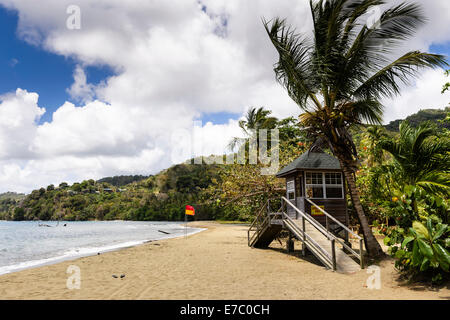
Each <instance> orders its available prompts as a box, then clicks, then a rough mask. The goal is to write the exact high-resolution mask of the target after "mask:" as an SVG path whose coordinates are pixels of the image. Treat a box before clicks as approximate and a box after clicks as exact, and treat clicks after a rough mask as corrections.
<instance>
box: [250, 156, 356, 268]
mask: <svg viewBox="0 0 450 320" xmlns="http://www.w3.org/2000/svg"><path fill="white" fill-rule="evenodd" d="M276 176H277V177H278V178H285V179H286V197H281V208H280V209H279V210H278V211H272V208H271V206H270V201H268V202H267V206H266V205H264V206H263V207H262V208H261V209H260V211H259V212H258V213H257V214H256V217H255V219H254V220H253V222H252V223H251V224H250V227H249V229H248V231H247V238H248V245H249V246H250V247H254V248H267V247H268V246H269V245H270V243H271V242H272V241H273V240H274V239H276V238H277V237H278V236H279V234H280V233H281V232H282V231H283V230H285V231H288V233H289V238H288V240H287V242H286V248H287V250H288V251H292V250H294V241H293V239H294V238H295V239H297V240H299V241H301V242H302V253H303V255H305V254H306V251H307V250H308V251H310V252H311V253H313V254H314V255H315V256H316V257H317V258H318V259H319V260H320V261H321V262H322V263H323V264H324V265H325V266H326V267H327V268H330V269H333V270H336V271H338V272H354V271H356V270H358V269H360V268H364V253H363V248H364V245H363V238H362V237H360V236H359V235H358V234H356V233H355V232H353V230H351V229H350V228H349V227H348V222H349V221H348V220H349V219H348V213H347V202H346V194H345V189H346V188H345V182H344V175H343V171H342V169H341V166H340V163H339V161H338V159H336V158H335V157H333V156H331V155H329V154H327V153H324V152H305V153H304V154H302V155H301V156H300V157H299V158H297V159H295V160H294V161H293V162H292V163H290V164H288V165H287V166H286V167H284V168H283V169H281V171H280V172H278V173H277V175H276ZM265 206H266V207H267V208H266V209H265ZM350 234H351V235H352V237H353V238H354V239H357V240H359V251H358V252H357V251H355V250H354V249H353V248H352V245H351V244H350V242H349V235H350ZM357 262H359V264H358V263H357Z"/></svg>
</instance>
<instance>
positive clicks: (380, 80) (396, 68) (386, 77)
mask: <svg viewBox="0 0 450 320" xmlns="http://www.w3.org/2000/svg"><path fill="white" fill-rule="evenodd" d="M447 65H448V64H447V62H446V60H445V56H442V55H437V54H430V53H423V52H419V51H412V52H408V53H406V54H405V55H403V56H402V57H400V58H398V59H397V60H395V61H394V62H392V63H390V64H389V65H387V66H386V67H384V68H382V69H381V70H379V71H378V72H377V73H375V74H374V75H373V76H372V77H370V78H369V79H367V81H365V82H364V83H363V84H361V85H360V86H359V87H358V88H357V89H356V90H355V91H354V92H353V96H355V97H357V98H363V99H368V98H378V99H380V98H383V97H393V96H395V95H397V94H399V93H400V85H399V83H401V82H403V83H405V84H409V81H410V80H411V78H412V77H414V76H417V75H419V71H420V70H421V69H423V68H436V67H445V66H447Z"/></svg>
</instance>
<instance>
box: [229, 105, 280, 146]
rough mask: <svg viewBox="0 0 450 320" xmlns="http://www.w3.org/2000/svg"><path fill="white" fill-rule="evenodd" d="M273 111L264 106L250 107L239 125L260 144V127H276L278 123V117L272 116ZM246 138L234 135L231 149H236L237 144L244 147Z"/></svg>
mask: <svg viewBox="0 0 450 320" xmlns="http://www.w3.org/2000/svg"><path fill="white" fill-rule="evenodd" d="M271 113H272V111H270V110H266V109H264V107H260V108H258V109H256V108H254V107H253V108H250V109H249V110H248V111H247V114H246V115H245V120H240V121H239V127H240V128H241V129H242V130H243V131H244V133H245V135H246V136H247V137H249V138H250V137H254V138H255V139H256V143H257V144H258V130H259V129H274V128H275V127H276V125H277V123H278V119H277V118H275V117H270V114H271ZM244 141H246V139H242V138H238V137H234V138H233V139H231V141H230V143H229V144H228V146H229V148H230V150H234V148H235V147H236V146H239V147H242V145H243V143H244Z"/></svg>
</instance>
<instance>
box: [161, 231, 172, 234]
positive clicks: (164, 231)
mask: <svg viewBox="0 0 450 320" xmlns="http://www.w3.org/2000/svg"><path fill="white" fill-rule="evenodd" d="M158 232H161V233H164V234H170V233H169V232H166V231H162V230H158Z"/></svg>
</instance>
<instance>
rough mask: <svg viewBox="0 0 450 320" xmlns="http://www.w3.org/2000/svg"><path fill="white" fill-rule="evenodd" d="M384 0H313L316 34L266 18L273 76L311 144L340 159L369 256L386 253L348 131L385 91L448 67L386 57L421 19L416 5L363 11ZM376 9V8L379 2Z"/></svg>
mask: <svg viewBox="0 0 450 320" xmlns="http://www.w3.org/2000/svg"><path fill="white" fill-rule="evenodd" d="M385 3H386V1H384V0H319V1H312V0H311V1H310V7H311V13H312V18H313V37H312V38H311V37H308V36H307V35H299V34H296V31H295V30H294V29H293V28H291V27H289V26H288V25H287V24H286V21H285V20H282V19H280V18H276V19H274V20H273V21H265V20H264V21H263V22H264V26H265V29H266V32H267V34H268V36H269V38H270V40H271V42H272V44H273V45H274V47H275V49H276V50H277V52H278V54H279V60H278V62H277V63H276V64H275V68H274V71H275V75H276V79H277V80H278V82H279V83H280V84H282V85H283V86H284V87H285V89H286V90H287V92H288V94H289V96H290V97H291V98H292V99H293V100H294V101H295V102H296V103H297V104H298V105H299V107H300V108H301V109H302V110H303V111H304V113H303V114H301V116H300V122H301V124H302V125H303V126H304V127H305V128H306V130H307V132H308V133H309V135H310V137H311V138H312V139H314V141H315V143H314V144H313V146H316V145H326V146H327V147H329V148H330V150H331V151H332V152H333V154H334V155H335V156H336V157H337V158H338V159H339V161H340V163H341V166H342V169H343V171H344V175H345V178H346V181H347V185H348V188H349V190H350V196H351V200H352V202H353V206H354V208H355V210H356V213H357V215H358V218H359V222H360V225H361V228H362V232H363V234H364V240H365V244H366V249H367V252H368V254H369V256H371V257H377V256H381V255H383V251H382V249H381V246H380V245H379V243H378V241H377V240H376V239H375V237H374V236H373V234H372V230H371V228H370V227H369V224H368V221H367V218H366V216H365V213H364V209H363V207H362V205H361V202H360V193H359V190H358V188H357V186H356V182H355V171H356V169H357V166H358V155H357V150H356V147H355V144H354V142H353V138H352V136H351V134H350V131H349V130H350V129H351V128H352V127H354V126H358V125H361V124H363V123H366V122H369V123H372V124H379V123H381V117H382V114H383V105H382V104H381V102H380V101H381V99H382V98H383V97H392V96H395V95H397V94H398V93H399V92H400V85H399V83H400V82H404V83H408V80H409V78H410V77H413V76H416V75H417V74H418V71H419V70H420V69H422V68H429V67H443V66H447V63H446V62H445V58H444V57H443V56H441V55H434V54H429V53H423V52H420V51H411V52H408V53H406V54H404V55H403V56H401V57H399V58H397V59H396V60H394V61H392V62H389V61H391V58H390V57H391V56H392V54H393V49H394V48H395V47H396V45H398V44H399V43H400V42H402V41H404V40H407V39H408V38H409V37H410V36H412V35H413V34H414V32H415V30H416V29H417V27H418V26H420V25H422V24H423V22H424V21H425V19H424V17H423V14H422V10H421V8H420V7H419V6H418V5H416V4H408V3H401V4H399V5H396V6H394V7H391V8H389V9H387V10H385V11H384V12H382V14H381V16H380V18H379V20H378V21H377V22H376V23H375V24H374V25H372V26H368V25H367V24H366V21H367V16H368V15H367V14H368V13H369V11H370V10H371V9H373V8H375V7H377V6H381V5H384V4H385ZM378 8H379V7H378Z"/></svg>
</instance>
